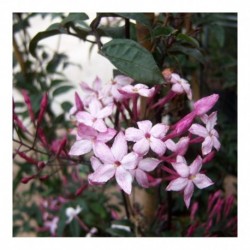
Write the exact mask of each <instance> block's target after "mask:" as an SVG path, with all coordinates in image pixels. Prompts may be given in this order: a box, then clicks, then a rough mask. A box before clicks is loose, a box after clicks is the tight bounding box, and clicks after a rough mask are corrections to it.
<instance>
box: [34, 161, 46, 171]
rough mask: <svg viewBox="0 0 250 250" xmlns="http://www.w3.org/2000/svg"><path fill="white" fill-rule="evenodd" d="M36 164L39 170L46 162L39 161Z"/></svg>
mask: <svg viewBox="0 0 250 250" xmlns="http://www.w3.org/2000/svg"><path fill="white" fill-rule="evenodd" d="M36 165H37V167H38V169H39V170H42V169H43V168H44V167H45V166H46V164H45V163H44V162H43V161H39V162H38V163H37V164H36Z"/></svg>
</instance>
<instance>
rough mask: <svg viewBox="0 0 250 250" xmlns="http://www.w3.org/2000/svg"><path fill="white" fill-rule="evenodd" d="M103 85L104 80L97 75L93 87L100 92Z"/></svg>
mask: <svg viewBox="0 0 250 250" xmlns="http://www.w3.org/2000/svg"><path fill="white" fill-rule="evenodd" d="M101 87H102V81H101V79H100V78H99V77H98V76H97V77H96V78H95V80H94V81H93V89H94V90H95V91H97V92H99V91H100V89H101Z"/></svg>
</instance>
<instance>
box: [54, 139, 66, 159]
mask: <svg viewBox="0 0 250 250" xmlns="http://www.w3.org/2000/svg"><path fill="white" fill-rule="evenodd" d="M66 143H67V138H64V139H63V140H62V142H61V143H60V145H59V147H58V149H57V151H56V156H58V155H60V153H61V151H62V149H63V148H64V147H65V145H66Z"/></svg>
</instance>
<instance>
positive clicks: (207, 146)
mask: <svg viewBox="0 0 250 250" xmlns="http://www.w3.org/2000/svg"><path fill="white" fill-rule="evenodd" d="M201 146H202V154H203V155H207V154H209V153H210V152H211V150H212V147H213V140H212V138H211V137H210V136H207V137H206V138H205V140H204V142H202V145H201Z"/></svg>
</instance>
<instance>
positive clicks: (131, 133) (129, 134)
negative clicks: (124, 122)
mask: <svg viewBox="0 0 250 250" xmlns="http://www.w3.org/2000/svg"><path fill="white" fill-rule="evenodd" d="M125 137H126V140H128V141H133V142H137V141H139V140H140V139H142V138H143V137H144V133H143V132H142V131H141V130H140V129H137V128H127V129H126V130H125Z"/></svg>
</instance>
